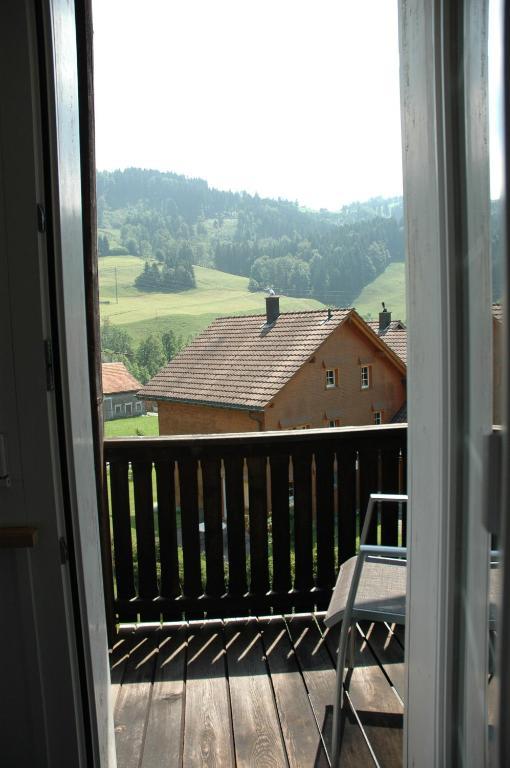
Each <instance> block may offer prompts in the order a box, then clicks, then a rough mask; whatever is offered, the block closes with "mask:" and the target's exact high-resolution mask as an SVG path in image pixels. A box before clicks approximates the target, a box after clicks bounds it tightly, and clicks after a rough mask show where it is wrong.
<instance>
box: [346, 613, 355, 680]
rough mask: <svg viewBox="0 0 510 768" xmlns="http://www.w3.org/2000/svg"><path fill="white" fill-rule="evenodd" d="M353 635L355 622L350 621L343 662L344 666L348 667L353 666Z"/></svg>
mask: <svg viewBox="0 0 510 768" xmlns="http://www.w3.org/2000/svg"><path fill="white" fill-rule="evenodd" d="M355 637H356V622H355V621H353V622H352V623H351V626H350V627H349V648H348V651H347V655H346V662H345V665H346V667H348V668H349V669H353V668H354V655H355V652H356V650H355V647H354V643H355Z"/></svg>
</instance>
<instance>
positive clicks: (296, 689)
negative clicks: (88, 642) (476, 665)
mask: <svg viewBox="0 0 510 768" xmlns="http://www.w3.org/2000/svg"><path fill="white" fill-rule="evenodd" d="M394 629H395V632H393V631H392V629H391V628H390V627H388V626H385V625H380V624H378V625H375V624H373V625H370V624H361V625H359V627H358V633H357V640H356V666H355V669H354V671H353V673H352V678H351V681H350V687H349V695H348V697H347V701H346V704H345V728H344V736H343V742H342V762H341V764H342V766H346V768H349V767H350V766H358V767H359V766H373V765H380V766H392V768H393V766H400V765H401V764H402V726H403V704H402V695H403V681H404V653H403V641H402V637H403V635H402V634H401V632H400V628H394ZM337 639H338V635H337V633H333V632H328V631H327V630H326V628H325V627H324V624H323V622H322V617H321V616H310V615H308V616H292V617H286V618H283V617H273V618H271V619H249V620H225V621H223V622H218V621H216V622H202V623H199V622H189V623H185V624H182V625H174V626H172V627H165V628H163V629H161V628H158V629H152V630H150V629H148V628H147V627H144V628H137V629H134V630H124V631H123V633H122V634H121V636H120V638H119V640H118V642H117V643H116V645H115V647H114V648H113V650H112V652H111V670H112V688H113V697H114V706H115V709H114V712H115V715H114V717H115V730H116V743H117V760H118V765H119V768H131V767H132V766H133V768H134V766H136V767H137V768H138V767H140V768H162V767H163V766H165V768H170V767H173V766H220V767H223V766H225V767H226V768H227V767H228V766H253V768H255V767H256V768H259V767H261V766H262V767H263V768H266V767H267V768H273V767H275V768H276V766H291V768H292V767H294V766H300V768H309V767H310V766H328V765H329V760H328V753H329V750H330V741H331V716H332V704H333V695H334V685H335V671H334V662H333V659H334V655H335V648H336V642H337Z"/></svg>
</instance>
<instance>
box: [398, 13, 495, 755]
mask: <svg viewBox="0 0 510 768" xmlns="http://www.w3.org/2000/svg"><path fill="white" fill-rule="evenodd" d="M477 6H478V9H477ZM480 6H481V8H480ZM483 6H484V3H476V2H475V0H465V2H464V3H463V2H459V3H448V2H446V0H430V1H429V2H425V3H424V2H423V0H408V2H402V3H401V5H400V51H401V99H402V124H403V167H404V200H405V213H406V240H407V272H406V277H407V308H408V318H409V325H408V344H409V349H408V372H409V373H408V408H409V432H408V440H409V455H408V492H409V497H410V505H409V519H408V541H407V545H408V550H409V565H408V591H407V624H406V657H407V686H406V704H407V709H406V719H405V734H404V750H405V764H407V765H412V766H414V767H416V768H419V767H420V766H423V768H429V766H446V765H457V764H464V765H473V766H475V765H477V766H483V765H484V757H483V755H481V752H483V745H484V744H485V732H484V719H483V718H481V719H480V717H478V719H477V720H476V722H475V721H474V719H471V720H468V718H474V717H475V714H474V710H473V708H472V706H471V704H470V703H469V702H468V700H467V697H468V696H470V695H472V694H473V692H474V690H475V688H476V683H475V680H476V679H478V681H479V680H480V669H482V668H483V664H484V660H483V658H478V659H476V660H475V654H474V653H473V651H474V649H475V648H476V653H479V652H480V646H479V641H480V638H481V633H482V632H483V631H484V632H485V634H486V633H487V625H486V624H485V626H483V621H482V620H481V619H482V612H481V610H480V608H481V606H480V601H479V596H480V594H481V591H482V590H483V589H484V585H483V579H482V581H481V582H480V583H479V585H478V587H476V586H475V585H474V582H473V578H472V575H467V578H466V567H467V563H471V564H473V563H475V562H476V566H475V567H474V570H475V572H476V574H477V576H479V575H480V573H481V571H482V570H483V567H484V557H483V553H482V552H481V550H482V549H483V548H484V546H485V543H484V540H483V535H482V534H481V527H480V522H479V520H478V521H477V522H475V518H474V517H473V510H474V507H475V506H476V505H477V504H478V502H479V491H480V477H479V475H478V476H475V474H474V473H473V461H472V457H471V458H470V454H469V451H466V448H465V437H466V436H467V434H468V432H467V429H468V425H469V421H468V415H469V414H470V413H471V414H472V403H473V402H474V401H470V402H471V405H470V402H468V400H467V394H466V393H467V392H468V391H471V393H474V392H477V393H478V396H479V395H480V391H481V390H480V386H481V383H480V381H479V379H480V375H479V374H478V376H477V377H475V379H474V381H473V382H471V380H470V377H472V376H473V375H474V370H473V367H472V366H471V367H470V368H468V367H466V364H467V361H468V360H467V356H466V347H465V338H466V330H467V324H466V318H467V317H468V316H469V315H468V311H469V309H470V308H469V306H468V305H467V302H468V300H469V299H470V298H471V299H475V296H474V295H473V294H472V293H471V294H468V293H466V292H465V290H464V287H465V286H464V283H465V267H466V265H467V264H468V262H469V258H477V257H476V256H475V252H476V250H477V251H478V257H480V256H481V253H482V252H481V248H482V247H483V246H484V245H487V243H486V242H485V240H484V236H485V230H484V227H485V224H484V219H483V217H484V207H486V205H487V203H488V196H487V199H486V200H485V201H484V195H485V194H486V193H487V195H488V190H486V189H485V176H484V173H485V168H484V164H485V162H486V161H487V160H488V158H487V148H486V146H484V144H483V130H480V125H481V124H482V123H483V120H484V118H485V114H484V112H483V109H481V110H480V107H482V106H483V105H482V104H481V103H480V101H479V103H478V104H477V105H475V104H473V105H472V106H473V107H474V110H473V111H472V112H470V113H469V120H470V121H474V123H476V121H478V122H477V124H476V125H474V126H473V129H472V128H471V127H469V128H468V132H467V147H468V151H467V152H466V153H465V154H463V147H464V144H463V131H464V128H465V121H464V114H463V113H462V106H463V103H464V102H463V93H462V92H461V88H462V84H463V82H464V81H463V79H462V77H459V76H458V72H457V70H456V65H457V62H456V60H455V59H454V52H455V49H454V48H453V47H452V45H451V39H452V34H453V33H454V32H455V29H456V28H455V27H454V25H455V24H456V23H457V17H456V13H457V12H459V11H460V10H464V12H465V18H466V19H467V20H469V19H470V18H471V16H473V17H475V16H476V15H477V13H478V14H479V13H480V12H482V13H483ZM479 21H480V19H479V18H478V22H479ZM465 29H466V30H469V32H470V33H472V36H468V38H467V39H465V43H466V46H465V55H466V61H467V62H468V66H472V67H473V69H471V70H468V75H473V74H474V71H475V70H476V67H477V66H478V69H479V70H480V68H481V64H480V45H479V43H480V35H481V34H482V32H481V30H482V29H483V25H482V26H480V27H479V29H478V31H477V32H476V30H475V26H474V25H472V26H470V25H469V24H468V26H467V27H466V28H465ZM477 85H478V87H479V86H480V83H479V82H478V83H474V82H473V81H469V77H468V82H467V84H466V90H469V89H470V88H473V87H474V89H475V91H476V87H477ZM478 96H479V98H480V93H479V92H478ZM481 98H482V100H483V94H482V96H481ZM466 103H467V104H468V105H469V99H467V100H466ZM476 109H478V112H476ZM469 142H471V144H469ZM476 157H478V165H476V163H475V160H476ZM466 168H467V171H466ZM465 179H467V180H468V182H469V185H470V190H468V197H467V202H466V199H465V198H464V192H465V186H463V181H464V182H465ZM470 196H471V197H470ZM470 216H472V217H473V218H472V220H470V219H469V217H470ZM476 238H478V241H477V243H476V244H475V239H476ZM482 261H483V259H482ZM480 268H482V267H480ZM473 279H476V278H475V275H474V273H473ZM473 285H474V283H473ZM484 285H485V283H484V282H483V280H482V286H481V290H482V295H481V296H480V297H478V298H477V299H476V300H477V302H480V301H482V302H483V301H484V300H485V299H484V295H485V294H484V291H485V288H484ZM480 306H482V305H481V304H480V303H478V304H477V311H476V315H477V318H478V317H479V313H478V308H479V307H480ZM485 308H488V305H485ZM482 309H484V307H483V306H482ZM482 327H483V333H481V331H480V333H478V330H480V329H478V330H477V331H476V332H475V335H476V338H474V340H473V343H474V345H475V346H476V348H480V343H481V340H482V337H483V335H484V334H485V327H484V323H483V322H482V323H481V326H480V328H482ZM489 348H490V345H489V346H488V347H487V349H489ZM485 352H486V350H484V354H485ZM481 359H484V358H483V355H482V358H481ZM473 362H474V360H473ZM475 364H476V363H475ZM478 365H480V363H478ZM488 368H489V369H490V366H489V367H488ZM484 373H486V371H484ZM486 399H487V401H488V404H490V397H487V398H486ZM470 408H471V410H470ZM485 410H486V409H485V408H484V407H483V406H482V408H481V409H480V412H481V414H482V415H481V416H480V420H479V421H478V422H477V424H476V426H474V424H472V426H473V428H474V439H475V443H476V441H478V440H479V438H480V437H481V434H480V425H481V423H482V422H483V420H484V419H485V415H484V413H485ZM468 476H469V478H470V486H469V493H472V494H473V499H472V501H471V502H468V503H466V498H467V496H468V494H467V490H468V489H467V486H466V484H465V481H464V478H465V477H468ZM468 508H469V515H470V516H469V520H468V524H467V526H466V525H465V519H466V516H467V515H466V513H467V509H468ZM478 512H479V505H478ZM464 535H466V536H467V538H466V541H467V546H466V547H465V546H464V539H463V537H464ZM476 535H478V542H477V543H476V544H475V541H474V538H475V537H476ZM475 550H476V552H475ZM466 553H467V554H468V557H467V560H466V559H465V556H464V555H465V554H466ZM485 554H486V557H487V556H488V548H486V550H485ZM467 588H469V589H475V590H476V593H472V594H468V593H467V592H466V589H467ZM485 602H486V600H485ZM472 622H473V623H474V624H473V623H472ZM473 627H474V628H473ZM475 636H476V637H477V638H478V640H477V641H476V642H475V644H474V646H473V648H470V643H472V641H473V638H474V637H475ZM468 659H469V660H470V662H468ZM475 663H476V666H477V669H476V670H474V666H475ZM475 709H476V710H477V713H478V715H479V714H480V709H479V700H478V701H477V704H476V707H475Z"/></svg>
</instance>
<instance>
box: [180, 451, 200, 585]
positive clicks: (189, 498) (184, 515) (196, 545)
mask: <svg viewBox="0 0 510 768" xmlns="http://www.w3.org/2000/svg"><path fill="white" fill-rule="evenodd" d="M178 465H179V486H180V499H181V533H182V555H183V561H184V562H183V564H184V583H183V593H184V596H185V597H198V596H199V595H201V594H202V574H201V566H200V531H199V528H198V478H197V470H198V464H197V460H196V459H195V458H188V457H186V458H180V459H179V461H178Z"/></svg>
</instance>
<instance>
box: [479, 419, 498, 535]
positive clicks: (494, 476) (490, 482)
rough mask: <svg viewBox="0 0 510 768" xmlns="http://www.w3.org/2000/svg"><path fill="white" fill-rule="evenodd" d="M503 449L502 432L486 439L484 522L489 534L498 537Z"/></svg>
mask: <svg viewBox="0 0 510 768" xmlns="http://www.w3.org/2000/svg"><path fill="white" fill-rule="evenodd" d="M502 448H503V437H502V434H501V431H500V430H494V431H493V432H492V433H491V434H490V435H487V436H486V437H485V455H484V464H483V468H484V472H483V483H484V486H485V487H484V489H483V490H484V495H483V512H482V515H483V521H482V522H483V525H484V526H485V529H486V530H487V532H488V533H492V534H495V535H496V536H498V535H499V533H500V527H501V493H502V488H501V484H502V477H501V471H502Z"/></svg>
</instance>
